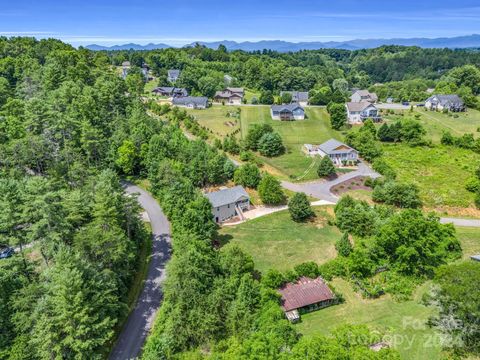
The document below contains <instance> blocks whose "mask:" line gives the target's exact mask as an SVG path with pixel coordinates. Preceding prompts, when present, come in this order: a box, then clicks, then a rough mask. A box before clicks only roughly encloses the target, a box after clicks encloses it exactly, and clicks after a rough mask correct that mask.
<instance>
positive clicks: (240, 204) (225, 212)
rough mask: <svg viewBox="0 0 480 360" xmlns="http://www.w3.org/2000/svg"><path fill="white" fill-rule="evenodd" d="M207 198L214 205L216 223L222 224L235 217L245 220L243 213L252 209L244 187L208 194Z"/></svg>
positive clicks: (213, 211)
mask: <svg viewBox="0 0 480 360" xmlns="http://www.w3.org/2000/svg"><path fill="white" fill-rule="evenodd" d="M205 197H206V198H207V199H208V200H209V201H210V203H211V204H212V213H213V217H214V220H215V222H216V223H222V222H224V221H227V220H229V219H231V218H233V217H235V216H238V217H240V220H243V218H244V217H243V212H244V211H247V210H249V209H250V196H248V193H247V192H246V191H245V189H244V188H243V187H242V186H235V187H232V188H224V189H220V190H219V191H214V192H210V193H206V194H205Z"/></svg>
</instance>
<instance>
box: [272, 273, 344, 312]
mask: <svg viewBox="0 0 480 360" xmlns="http://www.w3.org/2000/svg"><path fill="white" fill-rule="evenodd" d="M278 292H279V293H280V294H281V295H282V308H283V310H284V311H291V310H295V309H300V308H303V307H305V306H308V305H313V304H316V303H319V302H321V301H326V300H333V299H334V298H335V295H334V294H333V292H332V290H330V288H329V287H328V286H327V284H325V282H324V281H323V279H322V278H321V277H318V278H316V279H310V278H307V277H301V278H300V279H298V281H297V282H296V283H288V284H286V285H285V286H283V287H282V288H281V289H279V290H278Z"/></svg>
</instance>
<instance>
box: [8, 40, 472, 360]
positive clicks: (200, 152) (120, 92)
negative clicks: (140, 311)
mask: <svg viewBox="0 0 480 360" xmlns="http://www.w3.org/2000/svg"><path fill="white" fill-rule="evenodd" d="M126 60H128V61H130V62H131V63H132V65H134V66H133V68H132V70H131V72H130V73H129V75H128V76H127V77H126V79H125V80H123V79H122V78H121V77H120V76H119V73H118V66H120V65H121V63H122V62H123V61H126ZM144 62H147V63H148V64H149V66H150V67H151V69H152V72H153V74H154V76H155V77H156V78H157V79H158V84H159V85H162V84H163V83H164V82H165V81H166V71H167V70H168V69H171V68H178V69H181V70H182V77H181V78H180V80H179V84H178V85H180V86H185V87H186V88H187V89H189V91H191V92H192V93H193V94H202V95H206V96H212V95H213V94H214V92H215V91H217V90H219V89H221V88H223V87H224V75H225V74H230V75H232V76H233V77H234V78H235V80H234V84H235V85H238V86H244V87H247V88H250V89H253V90H256V91H258V92H260V93H261V92H265V91H270V92H272V93H274V94H278V93H279V92H280V91H281V90H285V89H289V90H304V91H310V93H311V95H312V97H313V98H316V99H317V100H316V103H318V104H321V105H326V104H328V103H330V102H331V101H334V100H337V101H334V102H339V101H340V100H341V101H343V99H344V98H345V97H346V94H347V90H348V89H349V88H351V87H362V88H364V87H367V88H375V89H376V88H382V87H387V88H388V89H389V90H388V91H385V94H388V96H395V97H398V98H399V99H403V98H405V97H408V98H411V99H412V100H413V99H417V98H418V99H419V100H420V99H423V98H424V97H425V96H426V90H427V88H430V87H438V88H440V87H442V88H443V89H447V88H448V89H450V91H451V92H454V91H457V90H459V91H460V90H461V91H462V92H463V93H464V94H466V95H468V96H471V97H472V100H471V101H472V104H473V105H475V102H476V101H477V100H476V97H475V96H476V95H478V93H479V92H480V70H478V66H479V65H480V53H479V52H474V51H463V50H458V51H453V50H424V49H419V48H409V47H395V46H388V47H382V48H378V49H373V50H361V51H353V52H351V51H345V50H319V51H301V52H298V53H286V54H282V53H276V52H271V51H263V52H254V53H246V52H241V51H235V52H227V51H226V49H225V48H223V47H220V48H219V49H218V50H211V49H207V48H204V47H201V46H195V47H192V48H186V49H167V50H154V51H148V52H134V51H120V52H94V51H90V50H87V49H84V48H79V49H75V48H73V47H72V46H70V45H67V44H65V43H62V42H61V41H58V40H54V39H48V40H36V39H33V38H25V37H22V38H5V37H0V244H1V245H8V246H12V247H15V249H16V252H17V254H15V255H14V256H13V257H11V258H9V259H5V260H0V289H1V292H0V359H2V360H20V359H28V360H37V359H42V360H43V359H45V360H47V359H105V358H107V357H108V354H109V352H110V350H111V348H112V345H113V343H114V342H115V340H116V337H117V335H118V333H119V331H120V329H121V326H122V324H123V323H124V321H125V319H126V317H127V316H128V313H129V310H130V309H131V306H132V303H131V299H130V298H131V292H132V289H133V288H134V287H135V283H134V282H135V279H136V275H137V272H138V271H139V268H141V262H142V261H145V259H144V258H142V256H141V254H142V251H143V250H142V249H144V247H145V246H147V245H148V239H149V236H150V233H149V229H148V227H147V226H145V224H144V223H143V222H142V219H141V216H140V213H141V209H140V207H139V205H138V203H137V201H136V198H135V197H130V196H127V195H126V194H124V191H123V187H122V180H124V179H129V180H131V181H136V180H148V183H149V184H150V186H149V188H148V190H149V191H150V192H151V193H152V194H153V195H154V196H155V198H156V199H157V200H158V202H159V204H160V206H161V207H162V210H163V211H164V212H165V214H166V215H167V217H168V219H169V221H170V223H171V227H172V237H173V244H172V254H173V255H172V259H171V260H170V262H169V264H168V266H167V273H168V277H167V280H166V282H165V283H164V285H163V292H164V297H163V303H162V306H161V308H160V309H159V312H158V314H157V316H156V319H155V324H154V327H153V330H152V332H151V334H150V335H149V337H148V339H147V342H146V344H145V346H144V349H143V353H142V358H143V359H146V360H154V359H155V360H156V359H185V360H186V359H212V360H213V359H215V360H220V359H225V360H227V359H232V360H233V359H306V358H310V359H400V354H399V352H398V351H397V350H396V349H394V348H386V349H382V350H380V351H378V352H374V351H371V350H370V348H369V345H371V344H373V343H375V342H378V341H379V340H380V338H381V336H382V335H383V334H378V333H376V332H372V331H371V330H370V329H369V328H368V326H366V325H355V326H350V325H346V326H341V327H339V328H336V329H335V330H334V331H333V332H332V334H330V335H325V336H324V335H315V336H302V335H301V334H300V333H299V331H298V329H297V328H295V327H294V326H292V325H291V324H290V323H289V322H288V321H287V319H286V318H285V315H284V313H283V311H282V309H281V308H280V304H279V294H278V293H277V291H276V289H277V288H278V286H280V285H281V284H283V283H285V282H286V281H290V280H294V279H296V278H298V277H300V276H310V275H312V276H313V275H316V276H318V275H322V276H323V277H324V278H326V279H328V278H332V277H334V276H335V277H337V276H338V277H349V276H350V275H352V274H353V275H355V276H357V277H358V278H359V279H360V282H362V283H363V284H364V286H365V287H368V288H369V289H370V290H371V291H372V292H374V291H375V289H376V288H377V285H378V284H377V283H378V282H381V281H384V282H385V283H387V285H388V287H389V289H390V293H392V294H394V295H397V296H398V297H399V298H401V297H402V296H408V295H409V292H411V291H412V288H413V287H414V285H416V284H417V283H420V282H422V281H426V280H427V279H428V280H431V281H433V282H435V283H436V284H437V291H438V301H439V303H440V304H439V307H440V309H441V311H440V314H439V316H438V318H436V319H432V322H435V321H437V322H438V323H440V324H441V323H442V320H444V319H446V318H448V316H449V315H450V314H449V313H448V309H449V307H450V306H451V304H452V302H455V303H456V304H461V306H458V307H457V311H456V313H455V315H456V316H457V317H458V318H460V319H462V320H463V321H464V322H465V323H466V324H468V325H469V326H471V329H472V332H469V333H468V335H466V336H464V337H463V338H462V340H463V344H465V346H463V347H458V348H457V347H453V350H451V352H449V354H453V355H455V356H457V355H458V356H463V355H465V354H478V353H479V351H480V334H479V332H478V315H479V310H478V306H479V304H478V301H479V300H478V299H479V297H478V296H476V295H478V289H477V288H476V287H475V285H476V284H477V280H478V275H479V272H480V270H479V267H478V266H477V267H475V266H472V264H466V263H460V262H458V261H457V259H458V258H459V257H460V256H461V247H460V244H459V242H458V240H457V237H456V234H455V230H454V228H453V226H451V225H442V224H440V223H439V222H438V218H437V217H435V216H433V215H426V214H423V213H422V212H421V211H420V210H419V209H418V208H419V206H420V205H421V203H420V202H419V199H418V194H417V191H416V190H415V189H414V188H412V187H408V186H407V187H406V188H405V187H401V186H395V184H393V185H392V184H391V183H387V184H386V183H383V182H379V183H378V184H376V185H378V186H379V188H378V190H377V194H376V196H377V198H378V199H379V202H382V203H384V204H385V205H380V206H374V207H372V206H370V205H369V204H367V203H365V202H361V201H357V200H354V199H352V198H350V197H345V198H344V199H345V200H343V201H342V202H341V203H339V204H338V205H337V207H336V208H335V215H336V222H335V225H336V226H337V227H338V228H339V229H340V230H341V231H342V232H343V233H344V234H347V235H343V236H342V238H341V239H339V244H338V247H339V248H340V247H343V250H342V254H343V255H344V256H340V257H338V258H337V259H335V260H332V261H331V262H329V263H327V264H325V265H324V266H320V267H318V266H316V265H315V264H313V265H312V264H311V263H306V264H303V265H302V266H299V267H295V269H291V271H289V272H288V273H287V274H283V273H279V272H278V271H269V272H266V273H260V272H259V271H258V270H257V269H255V266H254V262H253V258H252V256H251V255H252V254H247V253H245V252H244V251H243V250H241V249H240V247H237V246H229V247H228V248H225V249H220V248H219V246H218V241H217V240H218V238H219V236H220V235H219V234H218V226H217V225H216V224H215V223H214V221H213V218H212V209H211V205H210V203H209V201H208V200H207V199H206V198H205V197H204V196H203V194H202V192H201V190H202V189H203V188H205V187H208V186H219V185H224V184H226V183H227V182H229V181H235V182H245V184H246V185H248V186H249V187H256V186H257V185H259V183H260V181H261V177H262V176H263V178H264V182H267V181H269V182H270V183H273V184H274V185H275V184H276V185H277V187H278V184H277V183H276V182H275V179H272V178H269V177H267V176H265V175H263V174H260V171H259V170H258V168H257V166H256V165H255V164H253V163H248V164H247V165H244V166H242V167H240V168H239V169H236V168H235V165H234V163H233V162H232V161H231V160H230V159H229V158H228V157H227V154H226V153H225V152H224V151H222V150H221V149H220V146H214V145H212V144H210V143H208V142H206V141H205V140H204V139H202V136H199V137H198V138H197V139H195V140H191V139H189V138H187V137H186V136H185V134H184V132H183V129H184V126H185V121H186V119H187V115H186V113H185V111H182V110H179V109H177V108H170V107H169V106H158V105H152V104H151V103H147V102H145V101H144V100H145V99H144V98H143V97H142V95H143V94H144V86H145V83H144V80H143V78H142V74H141V73H140V72H139V70H140V67H141V66H142V64H143V63H144ZM378 83H382V84H381V85H380V84H378ZM400 83H401V84H405V86H399V85H398V84H400ZM390 89H391V91H396V93H393V92H391V91H390ZM405 91H406V93H405ZM378 92H379V94H382V92H381V91H380V90H379V91H378ZM392 94H396V95H392ZM382 96H383V95H382ZM385 96H387V95H385ZM153 114H155V116H153ZM411 127H413V128H414V129H413V130H412V129H411ZM411 127H409V128H408V129H409V130H411V131H408V132H407V131H404V133H402V134H403V135H402V136H403V137H401V141H405V142H412V143H415V142H416V141H419V139H418V138H417V136H416V135H418V133H421V131H420V130H418V127H415V126H411ZM264 130H265V129H264ZM267 130H268V129H267ZM370 130H371V129H370ZM370 130H369V129H368V128H367V129H366V130H364V131H358V132H352V133H351V134H350V136H348V140H349V141H350V142H351V143H358V144H359V148H361V147H362V145H361V143H362V141H363V140H366V141H364V142H366V143H368V142H371V141H374V140H372V136H373V135H366V134H368V132H369V131H370ZM384 130H385V129H384ZM387 130H388V129H387ZM417 130H418V131H417ZM267 132H268V133H269V134H268V136H267V139H268V140H269V142H273V143H275V148H276V149H277V150H278V153H281V152H282V151H283V148H281V147H280V146H279V144H278V143H277V142H275V141H274V140H278V139H277V135H278V134H276V133H272V132H271V131H267ZM373 132H375V129H373ZM272 134H273V135H272ZM275 134H276V135H275ZM405 134H406V135H405ZM264 135H265V134H263V135H262V138H263V137H264ZM407 135H408V136H407ZM272 138H273V140H272ZM280 140H281V139H280ZM420 140H421V139H420ZM364 145H365V144H364ZM414 145H415V144H414ZM237 146H238V145H237ZM412 146H413V145H412ZM251 147H252V145H251ZM247 149H248V148H247ZM268 149H270V147H266V150H265V153H266V154H267V155H269V152H268V151H267V150H268ZM361 150H362V149H361ZM369 150H371V149H366V148H364V149H363V151H364V155H366V156H367V157H368V156H369V155H370V156H371V158H372V159H373V158H378V157H379V156H378V155H379V154H372V153H371V152H369ZM275 155H276V154H275ZM380 165H383V166H386V165H385V164H380ZM387 171H388V169H387ZM240 178H241V180H239V179H240ZM252 178H253V180H252ZM250 185H251V186H250ZM262 186H263V185H262ZM392 193H393V195H392V196H389V195H391V194H392ZM274 195H275V194H274ZM274 198H275V199H274V200H270V201H271V202H272V203H275V202H277V199H276V198H277V197H276V196H274ZM298 198H300V199H298ZM293 199H295V200H293V201H292V200H291V204H294V203H295V202H296V203H297V204H296V207H297V208H300V209H299V210H298V211H297V215H294V214H293V213H292V218H294V220H295V221H297V220H298V221H300V222H301V221H307V220H308V218H311V217H312V216H314V212H313V211H311V209H310V208H309V204H308V200H307V199H306V196H305V195H304V194H302V195H295V196H294V197H293ZM284 200H285V198H284V197H283V196H282V197H281V198H280V200H278V202H282V201H284ZM292 207H293V206H292ZM298 212H300V215H298ZM352 214H353V216H352ZM404 224H409V226H408V227H405V226H404ZM348 234H352V235H355V236H358V239H359V241H358V243H356V244H355V246H354V247H353V249H351V248H350V247H351V244H349V243H346V242H348ZM342 239H343V240H342ZM340 240H341V241H343V243H341V242H340ZM345 248H347V249H346V250H345ZM452 261H457V262H455V263H454V264H453V265H451V264H450V263H451V262H452ZM449 264H450V265H449ZM473 265H476V264H473ZM382 266H386V267H388V268H389V269H391V272H390V273H388V274H391V275H390V277H389V276H387V275H386V276H385V277H386V278H387V279H381V280H378V279H376V278H374V276H375V269H377V268H378V267H382ZM472 279H473V280H472ZM456 285H458V286H456ZM456 291H460V292H461V294H468V297H465V298H464V300H462V297H461V296H459V295H458V294H457V293H456ZM339 297H341V294H339ZM472 314H473V315H474V316H473V318H472ZM475 325H477V328H475ZM447 331H448V329H447ZM449 334H450V335H452V336H456V335H458V334H456V333H452V332H450V333H449ZM461 336H463V335H461ZM453 355H452V356H453Z"/></svg>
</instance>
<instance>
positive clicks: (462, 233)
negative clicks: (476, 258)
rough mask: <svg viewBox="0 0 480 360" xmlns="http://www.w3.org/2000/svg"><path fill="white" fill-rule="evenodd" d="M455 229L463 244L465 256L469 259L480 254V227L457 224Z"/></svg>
mask: <svg viewBox="0 0 480 360" xmlns="http://www.w3.org/2000/svg"><path fill="white" fill-rule="evenodd" d="M455 229H456V230H457V238H458V240H459V241H460V244H461V245H462V251H463V258H464V259H469V258H470V256H472V255H478V254H480V228H473V227H460V226H457V227H455Z"/></svg>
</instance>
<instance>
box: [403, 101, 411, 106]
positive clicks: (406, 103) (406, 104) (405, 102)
mask: <svg viewBox="0 0 480 360" xmlns="http://www.w3.org/2000/svg"><path fill="white" fill-rule="evenodd" d="M402 105H403V106H408V105H410V103H409V102H408V101H404V102H402Z"/></svg>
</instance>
